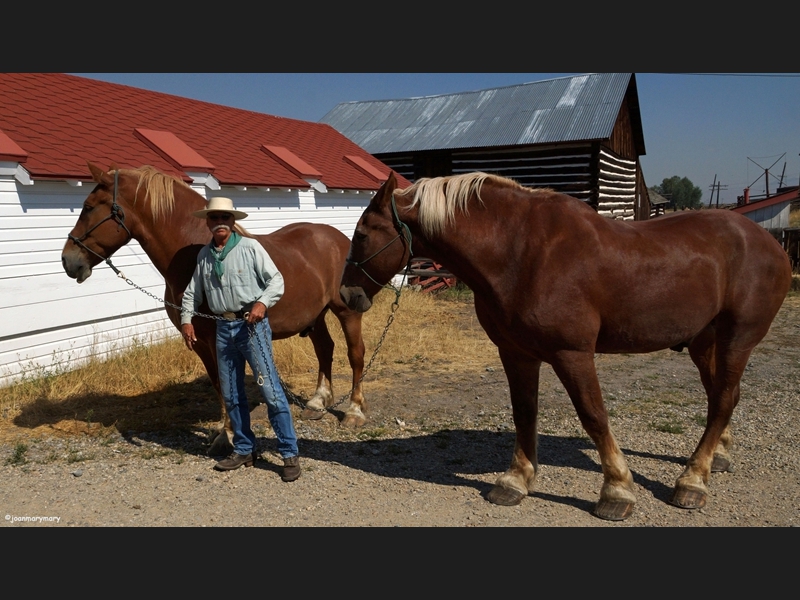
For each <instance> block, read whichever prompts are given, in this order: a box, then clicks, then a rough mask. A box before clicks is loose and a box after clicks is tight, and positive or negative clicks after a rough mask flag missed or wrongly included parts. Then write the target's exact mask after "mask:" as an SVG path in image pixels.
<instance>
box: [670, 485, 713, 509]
mask: <svg viewBox="0 0 800 600" xmlns="http://www.w3.org/2000/svg"><path fill="white" fill-rule="evenodd" d="M707 497H708V495H707V494H706V493H705V492H702V491H700V490H696V489H691V488H675V491H674V492H673V494H672V499H671V500H670V504H672V505H674V506H677V507H678V508H687V509H698V508H703V507H704V506H705V505H706V498H707Z"/></svg>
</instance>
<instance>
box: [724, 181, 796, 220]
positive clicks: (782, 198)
mask: <svg viewBox="0 0 800 600" xmlns="http://www.w3.org/2000/svg"><path fill="white" fill-rule="evenodd" d="M798 198H800V188H797V187H795V188H792V189H789V190H787V191H786V192H783V193H782V194H775V195H774V196H770V197H769V198H764V199H762V200H754V201H752V202H750V203H749V204H742V205H741V206H736V207H734V208H732V209H731V210H732V211H733V212H738V213H741V214H743V215H746V214H747V213H750V212H753V211H754V210H758V209H760V208H766V207H767V206H772V205H773V204H781V203H785V202H793V201H795V200H797V199H798Z"/></svg>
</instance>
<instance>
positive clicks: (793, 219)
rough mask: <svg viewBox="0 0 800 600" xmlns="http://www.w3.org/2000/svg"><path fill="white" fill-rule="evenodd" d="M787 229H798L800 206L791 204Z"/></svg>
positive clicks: (799, 225)
mask: <svg viewBox="0 0 800 600" xmlns="http://www.w3.org/2000/svg"><path fill="white" fill-rule="evenodd" d="M789 227H800V204H797V203H794V204H792V208H791V209H790V211H789Z"/></svg>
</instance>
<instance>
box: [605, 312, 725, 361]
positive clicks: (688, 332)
mask: <svg viewBox="0 0 800 600" xmlns="http://www.w3.org/2000/svg"><path fill="white" fill-rule="evenodd" d="M714 316H715V315H714V314H712V313H711V312H707V311H699V312H692V311H686V312H681V313H670V314H664V313H657V312H648V313H646V314H630V315H627V316H626V318H625V319H617V320H604V321H603V324H602V326H601V328H600V332H599V334H598V337H597V343H596V345H595V352H599V353H618V352H636V353H642V352H655V351H657V350H664V349H665V348H672V347H674V346H678V345H680V344H684V343H688V342H689V341H691V340H692V338H694V337H695V336H696V335H697V334H698V333H700V332H701V331H702V330H703V329H704V328H705V327H706V326H707V325H708V324H709V323H710V322H711V320H712V319H713V318H714Z"/></svg>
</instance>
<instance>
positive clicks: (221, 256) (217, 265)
mask: <svg viewBox="0 0 800 600" xmlns="http://www.w3.org/2000/svg"><path fill="white" fill-rule="evenodd" d="M240 239H242V236H240V235H239V234H238V233H236V232H235V231H231V237H229V238H228V241H227V242H226V243H225V247H224V248H223V249H222V250H217V249H216V248H215V247H214V240H211V244H210V248H211V255H212V256H213V257H214V273H216V274H217V277H219V278H220V279H222V274H223V273H224V272H225V267H224V266H223V265H222V261H223V260H225V257H226V256H228V252H230V251H231V250H233V249H234V248H235V247H236V244H238V243H239V240H240Z"/></svg>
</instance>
